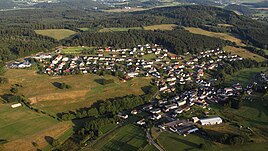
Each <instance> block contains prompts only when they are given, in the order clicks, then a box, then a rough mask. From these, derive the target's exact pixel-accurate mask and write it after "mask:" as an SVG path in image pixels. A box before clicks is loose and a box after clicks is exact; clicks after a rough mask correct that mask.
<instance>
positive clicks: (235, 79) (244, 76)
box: [224, 67, 268, 87]
mask: <svg viewBox="0 0 268 151" xmlns="http://www.w3.org/2000/svg"><path fill="white" fill-rule="evenodd" d="M267 69H268V68H267V67H263V68H246V69H242V70H240V71H238V72H236V73H234V74H233V75H231V76H230V75H227V77H226V80H225V82H224V85H225V86H231V85H232V84H235V83H240V84H242V85H243V86H244V87H245V86H247V85H248V84H249V83H250V82H252V80H253V78H254V76H255V75H256V74H257V73H260V72H261V71H266V70H267Z"/></svg>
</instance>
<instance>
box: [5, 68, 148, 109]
mask: <svg viewBox="0 0 268 151" xmlns="http://www.w3.org/2000/svg"><path fill="white" fill-rule="evenodd" d="M5 77H7V78H8V79H9V81H10V82H9V84H5V85H3V89H2V94H4V93H8V92H9V89H10V87H11V85H12V84H21V85H22V86H23V87H22V88H19V92H18V93H19V94H22V95H24V96H25V97H27V98H29V101H30V102H31V103H32V104H33V105H34V106H35V107H37V108H39V109H42V110H45V111H48V112H50V113H58V112H63V111H69V110H74V109H77V108H82V107H89V106H90V105H91V104H92V103H94V102H96V101H97V100H105V99H108V98H114V97H119V96H125V95H130V94H136V95H140V94H143V91H142V89H141V88H142V87H144V86H148V85H149V84H150V81H151V80H150V78H134V79H132V80H130V81H127V82H122V81H120V80H119V79H118V78H116V77H113V76H110V75H107V76H104V77H100V76H97V75H95V74H85V75H70V76H62V77H51V76H48V75H40V74H36V73H35V71H34V70H20V69H12V70H8V71H7V72H6V73H5ZM103 78H105V79H113V80H114V83H111V84H107V85H102V84H99V83H98V79H103ZM55 82H60V83H63V82H64V83H66V84H69V85H71V87H72V88H71V89H59V88H57V87H55V86H54V85H53V83H55ZM0 92H1V91H0ZM9 93H10V92H9Z"/></svg>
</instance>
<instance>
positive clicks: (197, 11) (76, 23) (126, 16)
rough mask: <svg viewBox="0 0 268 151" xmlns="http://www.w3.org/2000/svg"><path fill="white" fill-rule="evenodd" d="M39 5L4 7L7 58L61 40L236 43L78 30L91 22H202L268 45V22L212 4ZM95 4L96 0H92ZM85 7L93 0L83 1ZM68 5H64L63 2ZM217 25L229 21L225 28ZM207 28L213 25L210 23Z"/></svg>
mask: <svg viewBox="0 0 268 151" xmlns="http://www.w3.org/2000/svg"><path fill="white" fill-rule="evenodd" d="M63 2H64V3H61V5H59V4H40V5H37V6H36V7H39V8H38V9H27V10H16V11H2V12H0V20H1V22H0V28H1V30H0V35H1V38H0V54H1V55H0V60H2V61H7V60H11V59H14V58H17V57H21V56H26V55H29V54H31V53H36V52H39V51H46V50H51V49H52V48H53V47H55V46H57V45H89V46H91V45H92V46H97V45H98V46H115V47H132V46H134V45H136V44H143V43H152V42H153V43H159V44H161V45H163V46H165V47H167V48H169V49H170V50H172V51H174V52H176V53H178V54H180V53H183V52H185V51H190V52H196V51H198V50H200V49H205V48H213V47H218V46H223V45H226V44H229V45H233V43H230V42H225V41H223V40H220V39H217V38H211V37H206V36H200V35H194V34H191V33H188V32H186V31H183V29H180V28H178V29H175V30H174V31H126V32H116V33H112V32H107V33H99V32H98V31H97V30H90V31H79V30H78V28H81V27H87V28H90V29H99V28H105V27H142V26H146V25H156V24H170V23H172V24H177V25H179V26H190V27H199V28H203V29H206V30H214V31H225V32H231V33H234V34H236V35H239V36H240V38H242V39H243V40H244V41H245V42H246V43H249V44H251V45H253V46H257V47H260V48H264V49H266V48H267V46H268V30H267V29H268V26H267V25H265V24H262V23H260V22H257V21H254V20H252V19H249V18H247V17H245V16H239V15H237V14H235V13H233V12H232V11H229V10H224V9H221V8H216V7H210V6H198V5H192V6H177V7H165V8H155V9H150V10H146V11H140V12H130V13H106V12H103V11H98V10H90V9H86V7H85V9H77V8H75V7H71V4H72V3H70V2H65V1H63ZM92 3H93V2H92ZM82 4H85V6H89V4H91V3H90V2H88V3H86V2H85V3H82ZM67 5H68V6H70V7H63V6H67ZM218 24H231V25H233V27H231V28H230V29H228V30H226V29H223V27H220V26H217V25H218ZM208 27H209V28H208ZM59 28H65V29H71V30H75V31H77V32H78V33H77V35H75V36H73V37H71V38H70V39H66V40H62V41H57V40H54V39H52V38H49V37H44V36H41V35H37V34H36V33H35V32H34V30H36V29H59Z"/></svg>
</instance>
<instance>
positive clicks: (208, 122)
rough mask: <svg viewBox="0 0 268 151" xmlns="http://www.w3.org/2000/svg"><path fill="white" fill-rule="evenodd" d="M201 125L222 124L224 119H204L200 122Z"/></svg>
mask: <svg viewBox="0 0 268 151" xmlns="http://www.w3.org/2000/svg"><path fill="white" fill-rule="evenodd" d="M199 122H200V124H201V125H216V124H221V123H222V119H221V118H220V117H218V116H217V117H209V118H203V119H200V120H199Z"/></svg>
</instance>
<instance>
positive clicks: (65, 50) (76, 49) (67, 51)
mask: <svg viewBox="0 0 268 151" xmlns="http://www.w3.org/2000/svg"><path fill="white" fill-rule="evenodd" d="M90 48H91V47H67V48H63V49H62V50H61V53H63V54H79V53H81V52H82V51H83V50H88V49H90Z"/></svg>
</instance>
